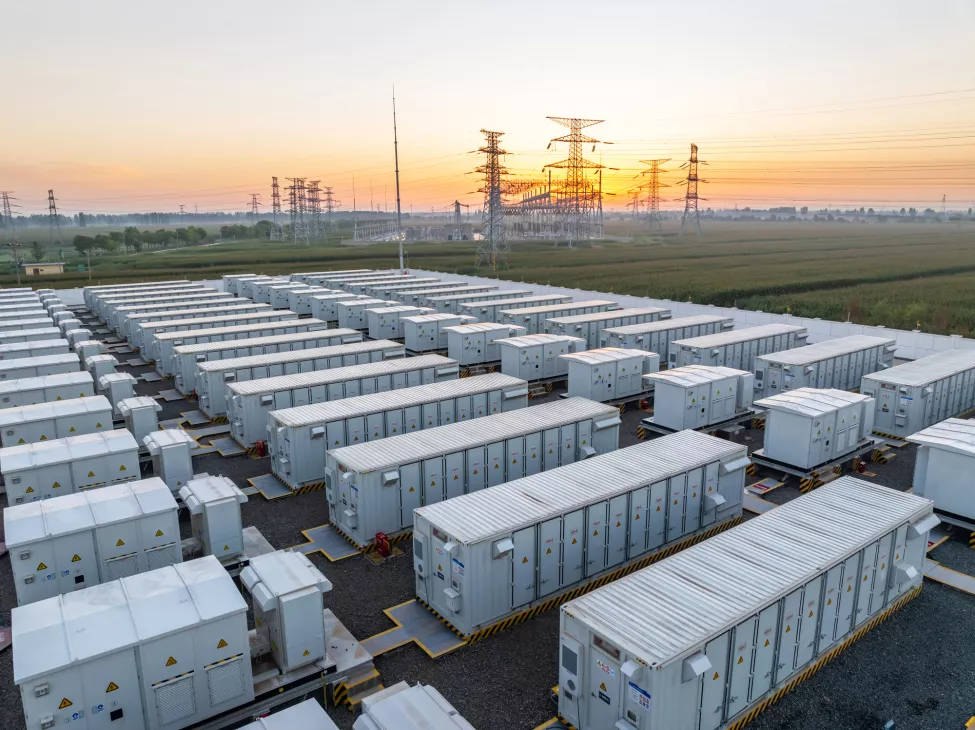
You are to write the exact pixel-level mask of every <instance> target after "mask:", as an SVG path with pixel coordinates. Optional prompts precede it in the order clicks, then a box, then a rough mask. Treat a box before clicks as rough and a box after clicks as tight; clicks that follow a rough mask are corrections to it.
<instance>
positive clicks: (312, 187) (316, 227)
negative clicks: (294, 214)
mask: <svg viewBox="0 0 975 730" xmlns="http://www.w3.org/2000/svg"><path fill="white" fill-rule="evenodd" d="M321 184H322V181H321V180H309V181H308V200H307V204H308V218H309V223H308V227H309V229H310V236H311V237H312V238H316V239H317V238H319V237H321V236H322V234H323V233H324V228H323V227H322V198H321V192H322V189H321Z"/></svg>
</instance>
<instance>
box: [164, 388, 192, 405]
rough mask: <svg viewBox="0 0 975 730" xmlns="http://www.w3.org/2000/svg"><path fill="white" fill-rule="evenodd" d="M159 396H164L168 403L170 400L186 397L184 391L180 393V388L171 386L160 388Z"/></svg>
mask: <svg viewBox="0 0 975 730" xmlns="http://www.w3.org/2000/svg"><path fill="white" fill-rule="evenodd" d="M157 397H158V398H162V399H163V400H164V401H166V402H167V403H169V401H173V400H183V399H184V398H186V396H185V395H183V394H182V393H180V392H179V391H178V390H176V389H174V388H170V389H168V390H160V391H159V395H158V396H157Z"/></svg>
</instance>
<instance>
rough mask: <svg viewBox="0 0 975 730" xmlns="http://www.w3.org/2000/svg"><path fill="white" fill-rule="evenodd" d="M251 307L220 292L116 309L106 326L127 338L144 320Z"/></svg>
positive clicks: (248, 301) (247, 302) (249, 303)
mask: <svg viewBox="0 0 975 730" xmlns="http://www.w3.org/2000/svg"><path fill="white" fill-rule="evenodd" d="M242 305H245V306H253V305H254V302H252V301H251V300H250V299H237V298H235V297H233V296H232V295H231V294H229V293H227V292H221V296H211V297H209V298H207V299H195V298H193V296H192V295H189V296H188V297H187V298H181V299H179V300H178V301H175V302H163V303H161V304H156V303H153V302H149V303H147V304H131V305H127V306H124V307H116V308H115V310H114V311H113V312H112V314H111V315H110V316H109V319H110V320H111V321H110V322H106V324H107V325H108V326H109V327H111V328H112V329H113V330H115V331H116V332H118V333H119V334H120V335H123V336H125V337H128V336H129V335H130V334H131V328H132V326H133V324H135V323H140V324H141V323H143V322H145V321H147V320H146V319H144V318H151V317H157V318H158V317H159V316H160V315H162V317H161V318H162V319H178V317H177V316H176V315H177V314H178V313H180V312H189V311H195V310H198V309H215V310H218V311H219V310H221V309H226V308H228V307H229V308H233V307H235V306H242ZM157 321H158V320H157Z"/></svg>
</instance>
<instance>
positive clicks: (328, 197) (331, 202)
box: [322, 185, 342, 231]
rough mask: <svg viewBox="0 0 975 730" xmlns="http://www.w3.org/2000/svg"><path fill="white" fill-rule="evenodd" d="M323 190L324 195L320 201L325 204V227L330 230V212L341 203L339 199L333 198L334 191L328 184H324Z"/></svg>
mask: <svg viewBox="0 0 975 730" xmlns="http://www.w3.org/2000/svg"><path fill="white" fill-rule="evenodd" d="M323 190H324V191H325V193H324V195H325V197H324V199H323V200H322V202H323V203H324V204H325V228H326V229H327V230H329V231H331V230H332V214H333V213H334V212H335V209H336V208H337V207H338V206H339V205H341V204H342V203H341V202H340V201H338V200H336V199H335V193H334V192H333V188H331V187H330V186H328V185H326V186H325V187H324V188H323Z"/></svg>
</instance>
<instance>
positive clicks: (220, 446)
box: [210, 438, 247, 457]
mask: <svg viewBox="0 0 975 730" xmlns="http://www.w3.org/2000/svg"><path fill="white" fill-rule="evenodd" d="M210 445H211V446H215V447H216V449H217V451H219V452H220V456H226V457H230V456H241V455H242V454H246V453H247V452H246V451H244V449H243V448H242V447H241V445H240V444H238V443H237V442H236V441H234V440H233V439H231V438H220V439H213V440H212V441H211V442H210Z"/></svg>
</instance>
